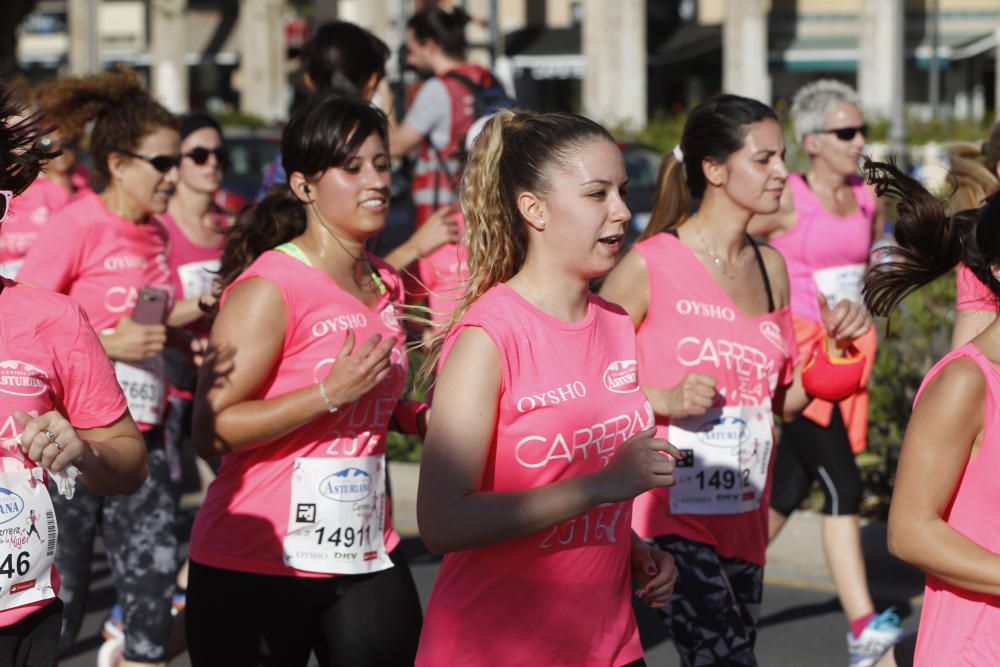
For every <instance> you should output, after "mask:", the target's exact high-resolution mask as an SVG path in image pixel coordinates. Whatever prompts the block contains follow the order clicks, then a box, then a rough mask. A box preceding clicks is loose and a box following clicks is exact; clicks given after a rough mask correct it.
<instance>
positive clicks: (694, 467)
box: [668, 405, 774, 514]
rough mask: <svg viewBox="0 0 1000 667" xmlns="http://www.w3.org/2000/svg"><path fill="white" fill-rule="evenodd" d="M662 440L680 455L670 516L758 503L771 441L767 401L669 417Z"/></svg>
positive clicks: (733, 511) (736, 508)
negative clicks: (679, 452) (675, 417)
mask: <svg viewBox="0 0 1000 667" xmlns="http://www.w3.org/2000/svg"><path fill="white" fill-rule="evenodd" d="M668 438H669V440H670V442H671V443H673V444H674V445H676V446H677V448H678V449H680V450H681V452H682V453H683V454H684V457H683V458H682V459H681V460H680V461H678V462H677V468H676V471H675V473H674V476H675V477H676V479H677V485H676V486H674V487H673V488H671V489H670V511H671V513H673V514H742V513H743V512H749V511H752V510H755V509H757V508H758V507H760V501H761V497H762V496H763V494H764V486H765V484H766V483H767V469H768V464H769V463H770V460H771V449H772V446H773V441H774V431H773V422H772V420H771V406H770V405H744V406H727V407H725V408H722V409H719V408H715V409H712V410H710V411H708V412H707V413H705V414H704V415H701V416H698V417H688V418H685V419H676V420H672V421H671V423H670V432H669V435H668Z"/></svg>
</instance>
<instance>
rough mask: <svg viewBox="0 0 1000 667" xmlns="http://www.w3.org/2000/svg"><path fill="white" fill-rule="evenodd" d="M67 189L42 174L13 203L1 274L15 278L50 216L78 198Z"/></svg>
mask: <svg viewBox="0 0 1000 667" xmlns="http://www.w3.org/2000/svg"><path fill="white" fill-rule="evenodd" d="M76 196H77V195H74V194H73V193H71V192H70V191H69V190H67V189H66V188H64V187H63V186H61V185H59V184H58V183H55V182H54V181H50V180H49V179H47V178H45V175H44V174H43V175H40V176H39V177H38V178H36V179H35V181H34V182H33V183H32V184H31V186H30V187H28V189H27V190H25V191H24V192H22V193H21V194H20V195H18V196H17V197H16V198H14V200H13V201H12V202H11V205H10V213H9V214H8V215H7V219H6V220H4V222H3V226H2V227H0V275H4V276H6V277H7V278H14V277H15V276H16V275H17V270H18V268H19V267H20V266H21V260H22V259H23V258H24V255H25V254H26V253H27V252H28V249H29V248H30V247H31V246H32V245H33V244H34V243H35V240H36V239H37V238H38V234H39V233H40V232H41V231H42V228H43V227H44V226H45V224H46V223H47V222H48V221H49V216H50V215H52V214H53V213H55V212H56V211H58V210H60V209H61V208H63V207H64V206H66V205H67V204H68V203H69V202H70V201H71V199H73V198H74V197H76Z"/></svg>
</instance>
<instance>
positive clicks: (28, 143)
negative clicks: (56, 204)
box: [0, 84, 59, 195]
mask: <svg viewBox="0 0 1000 667" xmlns="http://www.w3.org/2000/svg"><path fill="white" fill-rule="evenodd" d="M51 130H52V128H42V127H41V126H40V125H39V116H38V114H37V113H35V114H29V113H27V112H26V111H25V110H24V109H23V108H22V107H21V106H20V105H19V104H18V103H17V102H15V100H14V93H12V92H11V91H9V90H7V88H6V87H5V86H4V85H2V84H0V190H10V191H11V192H13V193H14V194H15V195H19V194H21V193H22V192H24V191H25V190H26V189H27V188H28V186H29V185H31V183H32V181H34V180H35V178H36V177H37V176H38V173H39V172H40V171H41V170H42V167H43V166H44V164H45V161H46V160H50V159H52V158H54V157H56V156H57V155H58V154H59V153H57V152H56V153H49V152H46V151H44V150H43V149H42V148H41V146H40V144H39V141H38V140H39V139H41V138H42V137H44V136H45V135H46V134H47V133H49V132H50V131H51Z"/></svg>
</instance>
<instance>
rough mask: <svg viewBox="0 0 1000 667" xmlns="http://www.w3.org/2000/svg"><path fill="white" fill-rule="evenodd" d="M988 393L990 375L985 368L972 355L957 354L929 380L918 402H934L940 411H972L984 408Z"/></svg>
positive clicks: (967, 412)
mask: <svg viewBox="0 0 1000 667" xmlns="http://www.w3.org/2000/svg"><path fill="white" fill-rule="evenodd" d="M985 395H986V378H985V377H983V371H982V369H981V368H979V366H978V365H977V364H976V362H974V361H973V360H972V359H970V358H968V357H956V358H955V359H952V360H951V361H949V362H948V363H947V364H946V365H945V366H944V368H942V369H941V371H940V372H939V373H938V374H937V375H936V376H935V377H934V378H933V379H932V380H931V381H930V382H929V383H928V384H927V386H926V387H925V388H924V392H923V394H921V396H920V401H919V403H918V405H920V404H924V403H926V404H931V403H933V404H934V406H935V408H936V409H938V410H940V411H944V412H948V413H954V411H958V412H960V413H964V414H966V415H968V414H969V413H970V411H972V412H974V411H975V410H977V409H978V410H981V406H982V400H983V397H984V396H985Z"/></svg>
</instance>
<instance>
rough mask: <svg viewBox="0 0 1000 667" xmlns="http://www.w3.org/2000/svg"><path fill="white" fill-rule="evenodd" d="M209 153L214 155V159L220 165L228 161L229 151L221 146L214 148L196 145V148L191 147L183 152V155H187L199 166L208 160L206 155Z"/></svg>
mask: <svg viewBox="0 0 1000 667" xmlns="http://www.w3.org/2000/svg"><path fill="white" fill-rule="evenodd" d="M210 155H214V156H215V161H216V162H218V163H219V165H220V166H225V165H226V163H227V162H228V161H229V151H227V150H226V149H225V148H223V147H222V146H218V147H216V148H203V147H201V146H198V147H197V148H192V149H191V150H190V151H189V152H187V153H185V154H184V156H183V157H189V158H191V159H192V160H193V161H194V163H195V164H196V165H198V166H201V165H203V164H205V163H206V162H208V156H210Z"/></svg>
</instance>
